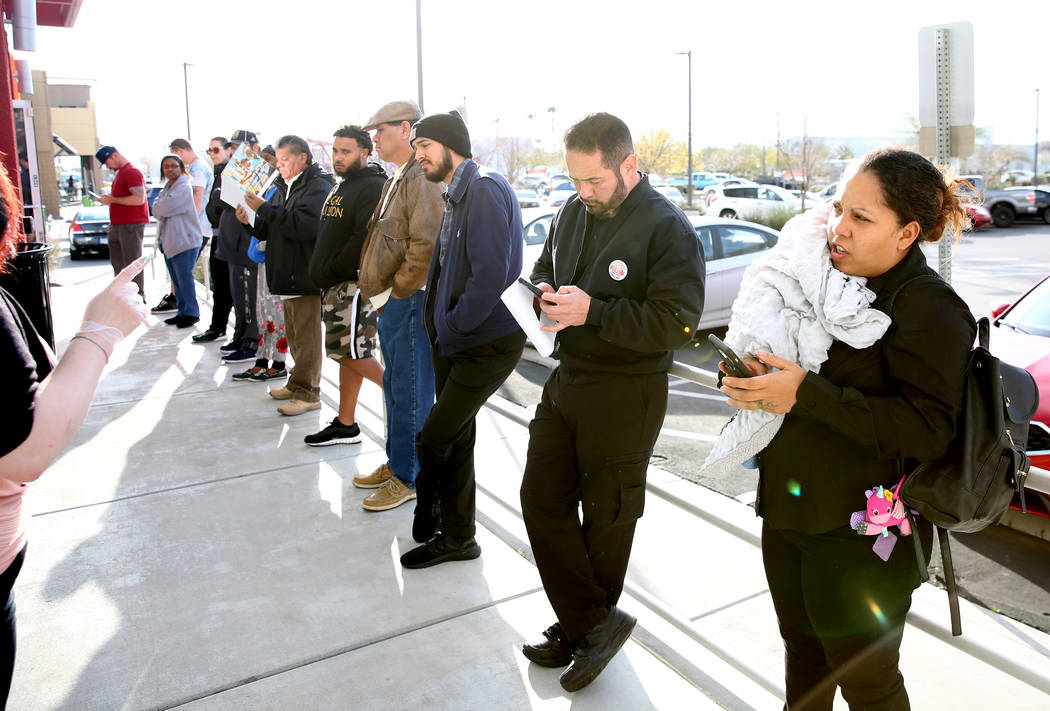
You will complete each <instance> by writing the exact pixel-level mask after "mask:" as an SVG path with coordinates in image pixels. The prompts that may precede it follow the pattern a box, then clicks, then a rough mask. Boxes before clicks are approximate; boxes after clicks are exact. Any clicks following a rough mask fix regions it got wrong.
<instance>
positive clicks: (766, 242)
mask: <svg viewBox="0 0 1050 711" xmlns="http://www.w3.org/2000/svg"><path fill="white" fill-rule="evenodd" d="M554 215H555V211H554V210H543V209H540V210H522V211H521V216H522V225H523V229H522V233H523V235H522V236H523V238H524V240H525V251H524V258H523V259H522V270H521V273H522V276H524V277H526V278H528V276H529V274H531V273H532V268H533V266H534V265H535V264H536V260H537V259H539V256H540V254H541V253H542V252H543V243H544V241H545V240H546V239H547V233H548V232H550V226H551V220H552V219H553V218H554ZM690 221H691V222H692V224H693V229H694V230H696V236H697V239H699V240H700V246H701V247H702V248H703V250H704V259H705V261H706V263H707V280H706V283H705V296H704V313H703V315H702V316H701V317H700V327H699V328H700V329H711V328H718V327H720V326H725V325H727V324H728V323H729V317H730V315H731V314H732V309H733V302H734V301H735V300H736V295H737V293H738V292H739V291H740V280H741V279H743V276H744V270H745V269H746V268H747V266H748V265H749V264H751V262H753V261H755V260H756V259H757V258H758V257H759V256H761V255H762V254H763V253H765V252H766V251H767V250H769V249H770V248H771V247H772V246H773V245H775V244H776V243H777V239H778V238H779V237H780V233H779V232H777V231H776V230H774V229H770V228H769V227H766V226H765V225H758V224H754V223H752V222H744V221H742V220H731V219H721V218H717V217H695V216H694V217H691V218H690Z"/></svg>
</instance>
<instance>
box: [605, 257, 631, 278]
mask: <svg viewBox="0 0 1050 711" xmlns="http://www.w3.org/2000/svg"><path fill="white" fill-rule="evenodd" d="M609 276H611V277H612V278H613V279H615V280H616V281H623V280H624V279H625V278H626V277H627V265H626V264H624V263H623V260H620V259H617V260H614V261H612V262H610V263H609Z"/></svg>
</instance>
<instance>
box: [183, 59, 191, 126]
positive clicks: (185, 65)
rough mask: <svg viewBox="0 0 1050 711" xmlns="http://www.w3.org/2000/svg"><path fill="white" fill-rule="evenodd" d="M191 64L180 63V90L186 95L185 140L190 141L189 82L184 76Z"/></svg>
mask: <svg viewBox="0 0 1050 711" xmlns="http://www.w3.org/2000/svg"><path fill="white" fill-rule="evenodd" d="M192 66H193V65H192V64H188V63H186V62H183V63H182V89H183V91H184V92H185V93H186V140H187V141H192V140H193V139H192V138H190V81H189V79H188V78H187V75H186V67H192Z"/></svg>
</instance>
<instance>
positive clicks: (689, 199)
mask: <svg viewBox="0 0 1050 711" xmlns="http://www.w3.org/2000/svg"><path fill="white" fill-rule="evenodd" d="M675 54H684V55H685V56H686V57H687V58H688V59H689V92H688V94H689V130H688V133H687V135H688V139H687V143H686V151H688V153H689V159H688V165H689V174H688V176H686V182H685V186H686V187H685V196H686V204H688V205H689V209H690V210H691V209H693V50H689V51H688V52H675Z"/></svg>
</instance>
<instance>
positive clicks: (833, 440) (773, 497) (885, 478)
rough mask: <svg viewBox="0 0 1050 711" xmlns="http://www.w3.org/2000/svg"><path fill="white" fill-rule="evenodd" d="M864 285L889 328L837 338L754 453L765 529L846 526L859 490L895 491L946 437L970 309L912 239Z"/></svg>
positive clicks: (858, 506)
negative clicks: (857, 340)
mask: <svg viewBox="0 0 1050 711" xmlns="http://www.w3.org/2000/svg"><path fill="white" fill-rule="evenodd" d="M924 274H925V275H927V276H925V277H923V278H920V279H917V280H915V281H911V282H910V283H908V284H907V285H906V286H904V287H903V288H900V287H901V285H902V284H904V283H905V282H906V281H908V280H909V279H911V278H913V277H915V276H919V275H924ZM868 288H870V289H871V290H872V291H874V292H875V294H876V298H875V301H874V303H873V306H874V307H875V308H877V309H879V310H880V311H883V312H884V313H888V314H889V316H890V318H891V319H892V320H893V322H892V324H891V325H890V327H889V330H888V331H887V332H886V334H885V335H884V336H883V337H882V338H881V339H880V340H879V341H877V342H876V343H875V344H874V345H872V346H869V347H868V348H863V349H859V350H858V349H854V348H851V347H850V346H847V345H846V344H844V343H842V342H841V341H835V342H834V343H833V344H832V346H831V349H830V351H829V352H828V359H827V361H825V362H824V364H823V365H822V366H821V368H820V374H819V375H817V374H815V373H807V374H806V379H805V380H804V381H803V382H802V385H801V386H800V387H799V389H798V393H797V396H796V397H797V402H796V403H795V406H794V407H793V408H792V409H791V412H790V413H788V415H787V416H786V417H785V419H784V423H783V426H782V427H781V428H780V431H779V432H777V435H776V437H774V438H773V441H772V442H771V443H770V444H769V446H768V447H766V449H765V450H763V452H762V454H761V455H760V456H759V462H760V469H761V477H760V479H759V489H758V501H757V502H756V506H755V508H756V510H757V511H758V513H759V514H760V515H761V516H763V517H765V519H766V521H767V522H768V523H769V525H771V526H772V527H773V528H778V529H791V530H797V531H805V532H807V533H823V532H826V531H830V530H832V529H835V528H840V527H843V526H848V525H849V520H850V514H851V513H852V512H854V511H861V510H863V509H864V507H865V501H866V499H865V496H864V492H865V491H866V490H867V489H872V488H874V487H877V486H878V485H880V484H881V485H883V486H888V487H890V488H894V487H896V485H897V482H898V481H900V477H901V474H902V473H903V472H908V471H911V469H913V468H914V467H915V464H916V462H918V461H927V460H931V459H935V458H936V457H938V456H940V455H941V454H942V453H943V452H944V450H945V449H946V448H947V446H948V444H949V442H951V440H952V437H953V435H954V431H955V421H956V420H957V418H958V415H959V412H960V409H961V408H962V397H963V381H964V375H965V370H966V363H967V361H968V359H969V355H970V349H971V347H972V346H973V341H974V338H975V336H976V335H977V324H976V323H975V322H974V319H973V316H972V315H971V314H970V309H969V308H968V307H967V306H966V304H965V303H964V302H963V300H962V299H960V298H959V296H958V295H957V294H956V293H955V291H954V290H953V289H952V288H951V286H949V285H948V284H946V283H945V282H944V281H942V280H941V279H940V277H939V276H937V273H936V272H934V271H933V270H932V269H930V268H929V267H928V266H927V265H926V258H925V256H923V253H922V250H921V249H919V247H918V245H917V244H916V245H913V247H912V249H911V251H910V252H909V253H908V255H907V256H906V257H905V258H904V259H903V260H901V262H899V263H898V264H897V265H896V266H895V267H893V268H892V269H890V270H889V271H888V272H886V273H885V274H882V275H881V276H878V277H875V278H873V279H869V280H868ZM898 290H899V291H898ZM894 292H897V295H896V297H895V298H893V294H894ZM890 301H892V302H893V305H892V313H890V312H889V311H888V308H889V302H890Z"/></svg>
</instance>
